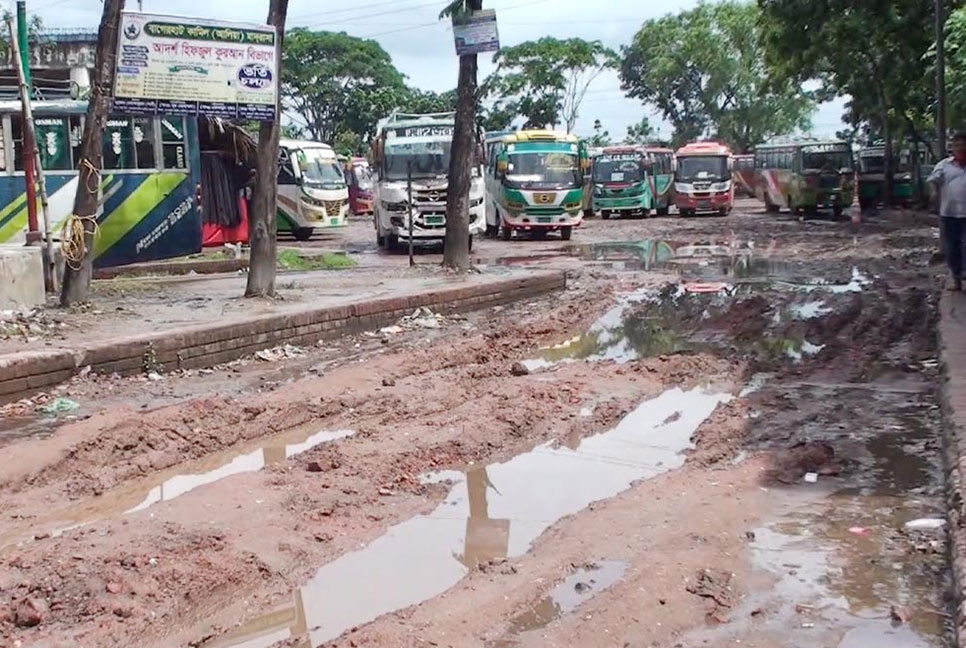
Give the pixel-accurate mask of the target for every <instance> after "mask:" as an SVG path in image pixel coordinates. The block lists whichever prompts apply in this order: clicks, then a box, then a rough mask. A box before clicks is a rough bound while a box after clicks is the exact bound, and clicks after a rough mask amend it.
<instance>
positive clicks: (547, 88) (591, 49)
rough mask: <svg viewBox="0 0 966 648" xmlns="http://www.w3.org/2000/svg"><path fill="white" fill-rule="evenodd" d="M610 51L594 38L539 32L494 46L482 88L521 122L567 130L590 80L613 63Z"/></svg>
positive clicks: (535, 126)
mask: <svg viewBox="0 0 966 648" xmlns="http://www.w3.org/2000/svg"><path fill="white" fill-rule="evenodd" d="M616 56H617V55H616V54H615V52H614V51H613V50H610V49H608V48H607V47H605V46H604V45H603V44H602V43H601V42H600V41H587V40H584V39H582V38H568V39H566V40H560V39H557V38H553V37H550V36H545V37H543V38H541V39H539V40H536V41H528V42H525V43H520V44H519V45H515V46H513V47H507V48H505V49H502V50H500V51H499V52H497V55H496V56H495V57H494V59H493V60H494V62H496V64H497V68H496V70H495V71H494V72H493V74H492V76H491V77H490V78H489V79H487V88H488V91H489V93H490V94H491V95H495V96H498V97H500V98H501V99H502V101H503V104H504V105H505V106H506V107H507V109H510V110H512V111H513V112H514V113H516V114H517V115H520V116H522V117H524V118H526V125H525V127H526V128H543V127H545V126H547V125H550V126H554V127H556V125H557V124H560V123H562V124H563V126H564V128H565V129H566V130H567V132H568V133H569V132H571V131H572V130H573V128H574V124H576V123H577V117H578V116H579V115H580V105H581V104H582V103H583V100H584V97H585V96H586V94H587V89H588V88H589V87H590V84H591V83H592V82H593V80H594V79H596V78H597V77H598V76H600V74H601V73H602V72H603V71H604V70H605V69H607V68H609V67H614V66H616Z"/></svg>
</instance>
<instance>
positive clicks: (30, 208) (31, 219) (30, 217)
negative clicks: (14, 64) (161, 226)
mask: <svg viewBox="0 0 966 648" xmlns="http://www.w3.org/2000/svg"><path fill="white" fill-rule="evenodd" d="M14 41H16V42H14ZM10 43H11V45H12V46H17V45H19V48H20V54H19V56H18V55H17V53H16V51H15V52H14V57H15V58H17V59H18V61H19V64H20V67H22V69H23V74H24V80H25V81H26V88H27V90H26V93H27V97H28V98H29V97H30V96H31V95H32V94H33V80H32V79H31V76H30V38H29V30H28V29H27V2H26V0H17V36H16V38H14V35H13V34H12V33H11V34H10ZM21 92H23V90H22V89H21ZM20 123H21V124H23V123H24V122H23V121H21V122H20ZM21 128H22V130H23V150H25V151H29V150H32V149H33V146H34V144H33V142H31V141H30V139H29V138H30V135H31V133H28V132H27V129H26V128H23V127H21ZM23 175H24V182H25V183H26V188H25V190H26V193H27V243H28V244H32V243H36V242H37V241H39V240H40V226H39V224H38V222H37V182H36V179H35V177H34V160H33V158H32V157H31V156H27V155H24V156H23ZM47 287H48V288H51V286H50V283H49V281H48V282H47Z"/></svg>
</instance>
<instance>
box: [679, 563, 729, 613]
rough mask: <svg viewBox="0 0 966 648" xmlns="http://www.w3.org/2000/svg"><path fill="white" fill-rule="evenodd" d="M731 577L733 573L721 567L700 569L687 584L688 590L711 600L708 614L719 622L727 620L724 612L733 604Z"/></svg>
mask: <svg viewBox="0 0 966 648" xmlns="http://www.w3.org/2000/svg"><path fill="white" fill-rule="evenodd" d="M732 578H733V574H731V573H730V572H726V571H724V570H721V569H701V570H699V571H698V573H697V577H696V579H695V581H694V582H693V583H689V584H688V586H687V590H688V592H690V593H691V594H694V595H695V596H700V597H702V598H706V599H708V600H709V601H710V602H711V605H710V607H709V609H708V616H709V617H710V618H712V619H714V620H715V621H718V622H719V623H724V622H725V621H726V620H727V619H726V617H725V613H726V611H727V610H730V609H731V608H732V607H734V604H735V592H734V590H733V589H732V585H731V581H732Z"/></svg>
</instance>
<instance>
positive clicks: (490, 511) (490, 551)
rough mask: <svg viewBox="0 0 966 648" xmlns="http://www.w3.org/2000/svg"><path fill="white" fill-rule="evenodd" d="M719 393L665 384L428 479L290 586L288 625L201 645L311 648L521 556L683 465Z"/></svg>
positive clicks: (260, 623)
mask: <svg viewBox="0 0 966 648" xmlns="http://www.w3.org/2000/svg"><path fill="white" fill-rule="evenodd" d="M729 400H731V396H729V395H727V394H712V393H707V392H705V391H703V390H700V389H695V390H692V391H687V392H685V391H682V390H680V389H677V388H675V389H672V390H669V391H666V392H664V393H663V394H661V395H660V396H658V397H657V398H654V399H652V400H649V401H646V402H644V403H642V404H641V405H640V406H639V407H638V408H637V409H635V410H634V411H633V412H631V413H630V414H628V415H627V416H626V417H625V418H624V419H623V420H622V421H621V422H620V423H619V424H618V425H617V427H615V428H614V429H612V430H609V431H608V432H604V433H602V434H598V435H596V436H592V437H588V438H586V439H583V440H582V441H581V442H580V443H579V445H578V446H577V447H576V449H574V450H571V449H568V448H566V447H556V446H553V445H551V444H549V443H548V444H544V445H541V446H538V447H536V448H534V449H533V450H531V451H530V452H527V453H525V454H521V455H518V456H516V457H514V458H513V459H510V460H509V461H507V462H506V463H498V464H491V465H490V466H488V467H486V468H475V469H472V470H470V471H468V472H467V473H465V474H463V473H445V474H442V475H436V476H431V479H435V480H437V481H438V480H440V479H446V480H447V481H452V482H453V486H452V488H451V489H450V491H449V493H448V494H447V496H446V498H445V499H444V500H443V502H442V503H441V504H440V505H439V506H438V507H437V508H436V509H435V510H434V511H433V512H432V513H429V514H428V515H419V516H416V517H414V518H411V519H409V520H407V521H405V522H402V523H400V524H397V525H396V526H394V527H391V528H390V529H389V530H388V531H386V533H385V534H384V535H383V536H381V537H380V538H378V539H376V540H374V541H373V542H372V543H370V544H369V545H368V546H366V547H365V548H364V549H361V550H359V551H355V552H353V553H349V554H344V555H342V556H340V557H339V558H337V559H336V560H334V561H333V562H331V563H329V564H327V565H325V566H324V567H322V568H321V569H319V571H318V572H316V574H315V576H314V577H313V578H312V579H310V580H309V582H308V583H306V584H305V585H304V586H303V587H301V588H300V589H299V590H297V591H296V592H295V594H294V599H295V604H294V606H293V608H294V609H295V610H296V614H295V621H294V622H293V623H291V624H290V625H288V626H287V627H286V626H285V625H284V624H285V623H286V622H284V621H279V622H278V623H274V625H271V627H269V626H268V625H267V624H268V621H267V620H266V619H269V618H273V619H275V618H278V615H279V614H281V613H278V612H276V613H274V614H273V615H268V616H266V617H262V618H261V619H258V620H256V621H254V622H253V623H252V624H250V625H249V626H247V627H249V628H251V632H249V633H247V634H245V633H241V634H239V633H237V632H236V633H233V634H232V635H231V636H230V637H222V638H220V639H219V640H217V641H214V642H212V643H211V644H209V646H212V647H225V646H232V647H236V648H237V647H238V646H245V648H265V647H267V646H270V645H272V643H273V641H277V640H278V636H279V633H283V634H284V633H289V635H288V636H293V637H297V636H299V635H300V634H304V633H306V632H307V633H308V635H309V637H310V640H311V645H312V646H319V645H321V644H323V643H325V642H326V641H329V640H331V639H333V638H335V637H338V636H339V635H341V634H342V633H343V632H344V631H345V630H347V629H349V628H352V627H354V626H358V625H361V624H363V623H367V622H369V621H371V620H373V619H375V618H377V617H379V616H381V615H383V614H386V613H388V612H392V611H394V610H398V609H401V608H404V607H408V606H410V605H413V604H416V603H419V602H421V601H425V600H427V599H430V598H432V597H433V596H436V595H438V594H440V593H442V592H444V591H446V590H447V589H449V588H450V587H452V586H453V585H455V584H456V583H457V582H459V580H460V579H462V578H463V577H464V576H465V575H466V574H467V573H468V572H469V570H470V569H473V568H475V567H476V565H477V564H479V563H481V562H485V561H488V560H492V559H494V558H506V557H515V556H519V555H521V554H523V553H525V552H526V551H527V550H528V549H529V548H530V545H531V543H532V542H533V541H534V540H535V539H536V538H537V537H538V536H539V535H540V534H541V533H543V531H544V530H546V529H547V528H548V527H549V526H551V525H552V524H554V523H555V522H556V521H557V520H559V519H560V518H562V517H564V516H567V515H571V514H574V513H577V512H578V511H580V510H582V509H584V508H585V507H586V506H588V505H589V504H591V503H592V502H595V501H598V500H602V499H606V498H609V497H613V496H615V495H617V494H618V493H620V492H622V491H624V490H626V489H627V488H629V487H630V486H631V484H633V483H634V482H635V481H638V480H640V479H647V478H651V477H654V476H656V475H659V474H661V473H663V472H666V471H668V470H672V469H674V468H677V467H679V466H681V465H682V464H683V463H684V455H682V454H681V452H682V451H683V450H685V449H686V448H688V447H689V446H690V439H691V435H692V434H693V433H694V431H695V430H696V429H697V427H698V426H699V425H700V424H701V423H702V422H703V421H704V420H705V419H706V418H707V417H708V416H710V415H711V413H712V412H713V411H714V409H715V407H717V405H718V404H719V403H723V402H727V401H729ZM575 475H579V479H576V478H575ZM299 610H301V613H299V612H298V611H299ZM299 614H301V616H299ZM286 618H290V617H286ZM243 627H246V626H243ZM306 628H307V630H306ZM254 633H264V634H258V636H254Z"/></svg>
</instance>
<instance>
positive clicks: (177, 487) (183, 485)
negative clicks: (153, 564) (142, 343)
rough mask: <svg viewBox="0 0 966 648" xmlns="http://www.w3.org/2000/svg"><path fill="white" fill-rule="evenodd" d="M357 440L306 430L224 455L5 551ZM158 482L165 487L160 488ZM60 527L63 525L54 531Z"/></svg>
mask: <svg viewBox="0 0 966 648" xmlns="http://www.w3.org/2000/svg"><path fill="white" fill-rule="evenodd" d="M353 434H355V432H354V431H352V430H323V431H321V432H315V433H314V434H310V435H306V433H305V430H304V428H302V429H298V430H295V431H290V432H286V433H284V434H281V435H278V436H276V437H274V438H271V439H261V440H259V441H258V443H259V444H260V445H259V446H256V447H255V449H253V450H250V451H248V452H245V453H243V454H238V453H237V451H233V452H232V454H228V453H220V454H216V455H212V456H210V457H206V458H205V459H204V460H202V461H199V462H196V463H195V464H194V470H192V472H178V473H174V471H172V470H169V471H165V472H162V473H160V474H159V475H158V476H156V477H155V478H154V480H152V481H153V482H154V484H156V485H154V486H151V485H146V484H145V483H144V482H140V483H137V484H131V485H128V486H124V487H121V488H117V489H115V490H112V491H109V492H106V493H104V495H102V496H101V497H99V498H97V499H96V500H94V501H93V502H87V503H86V504H85V505H82V506H79V507H77V508H75V509H73V510H71V511H69V512H68V513H66V514H65V513H64V512H62V511H57V512H56V513H54V514H52V515H51V516H49V517H48V518H47V519H46V521H43V520H42V521H34V522H33V523H32V524H31V529H30V533H28V532H27V531H25V530H24V529H22V528H18V529H13V530H12V531H10V532H9V533H6V534H4V535H3V536H0V547H4V546H7V545H8V544H10V543H12V542H17V541H18V540H19V539H22V538H23V536H25V535H26V536H27V537H30V536H32V535H33V533H35V532H37V531H39V530H44V531H46V532H48V533H50V535H52V536H55V537H56V536H59V535H61V534H63V533H65V532H67V531H69V530H71V529H76V528H78V527H82V526H84V525H87V524H91V523H92V522H96V521H97V520H101V519H105V518H109V517H113V516H116V515H121V514H127V513H133V512H135V511H142V510H144V509H146V508H149V507H150V506H152V505H154V504H157V503H158V502H164V501H168V500H172V499H174V498H176V497H180V496H182V495H184V494H185V493H188V492H191V491H193V490H194V489H196V488H199V487H201V486H204V485H206V484H212V483H214V482H217V481H219V480H222V479H225V478H226V477H230V476H232V475H239V474H242V473H248V472H257V471H259V470H261V469H262V468H264V467H265V466H270V465H272V464H276V463H279V462H281V461H284V460H285V459H288V458H290V457H294V456H295V455H297V454H300V453H302V452H305V451H307V450H311V449H312V448H314V447H316V446H319V445H321V444H323V443H328V442H330V441H335V440H337V439H343V438H346V437H348V436H352V435H353ZM178 470H180V471H184V470H185V467H184V466H181V467H180V468H179V469H178ZM173 473H174V474H173ZM158 479H163V480H164V481H163V482H161V483H160V484H158V483H157V480H158ZM57 522H59V524H57V525H56V526H54V525H55V524H56V523H57ZM65 522H67V523H66V524H65ZM51 527H53V528H51Z"/></svg>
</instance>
